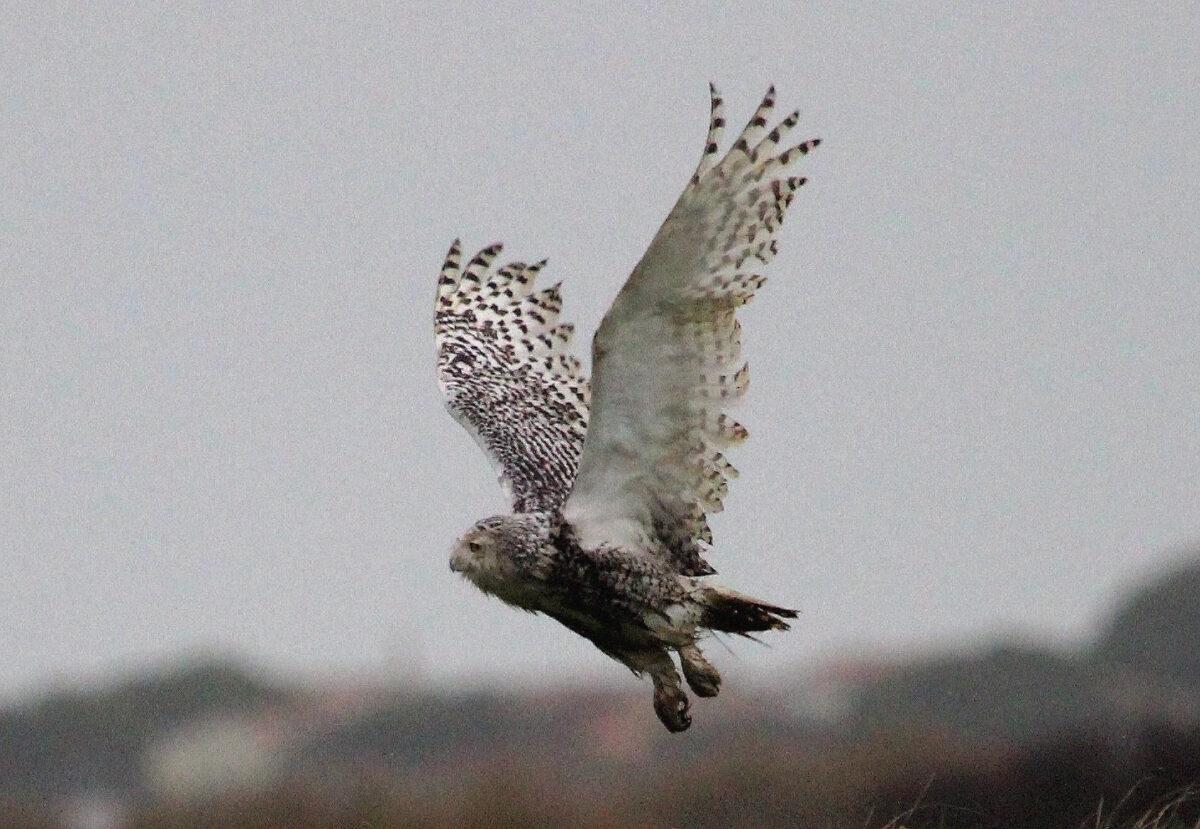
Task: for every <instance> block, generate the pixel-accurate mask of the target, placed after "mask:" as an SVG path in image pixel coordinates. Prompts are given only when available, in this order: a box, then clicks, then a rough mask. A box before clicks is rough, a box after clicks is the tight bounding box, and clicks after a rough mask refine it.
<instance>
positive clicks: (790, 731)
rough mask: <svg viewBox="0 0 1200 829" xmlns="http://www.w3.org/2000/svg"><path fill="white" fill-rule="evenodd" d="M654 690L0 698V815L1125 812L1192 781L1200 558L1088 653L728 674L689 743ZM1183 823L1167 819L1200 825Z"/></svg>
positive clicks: (106, 819)
mask: <svg viewBox="0 0 1200 829" xmlns="http://www.w3.org/2000/svg"><path fill="white" fill-rule="evenodd" d="M646 695H647V691H646V688H644V687H642V686H641V685H640V684H636V683H633V682H630V683H629V689H628V690H627V691H625V690H622V691H619V692H617V691H595V692H588V691H580V690H562V689H559V690H555V689H546V690H541V691H537V692H504V693H500V692H486V691H473V692H465V691H464V692H458V693H447V692H441V693H438V692H433V691H428V690H425V691H419V690H413V689H408V688H387V687H365V686H346V687H337V686H330V685H325V686H321V687H316V686H313V687H307V686H301V685H297V684H287V683H281V682H278V681H274V680H269V679H266V678H264V677H263V676H260V675H259V674H258V673H257V672H255V671H252V670H249V669H247V668H245V667H243V666H240V665H238V664H235V663H230V662H223V661H209V662H192V663H189V664H185V665H180V666H174V667H171V668H166V669H163V670H162V671H161V672H160V673H158V674H156V675H153V676H144V677H137V678H133V679H129V680H126V681H123V682H119V683H116V684H113V685H111V686H109V687H106V688H102V689H91V690H79V691H72V692H60V693H55V694H53V695H51V696H48V697H45V698H43V699H40V700H37V701H33V702H30V703H28V704H23V705H19V706H16V707H13V708H10V709H8V710H4V711H0V816H3V819H2V820H0V826H3V827H13V829H17V828H18V827H24V826H29V827H43V826H44V827H64V828H65V829H124V827H167V826H212V827H242V826H245V827H342V826H346V827H372V826H378V827H387V826H404V827H408V826H414V827H415V826H427V827H435V826H464V827H465V826H546V827H551V826H555V827H557V826H587V827H623V826H639V827H641V826H644V827H652V826H653V827H660V826H687V827H726V826H760V827H775V826H779V827H784V826H788V827H793V826H804V827H807V826H830V827H842V826H847V827H850V826H853V827H864V826H883V825H885V824H887V822H888V821H889V820H891V819H892V818H893V817H895V816H897V815H900V814H906V816H905V817H904V819H903V823H904V825H906V826H910V827H917V826H940V827H949V828H950V829H953V828H954V827H964V828H965V827H1031V829H1033V828H1036V827H1067V826H1071V827H1074V826H1081V825H1084V822H1085V821H1088V822H1087V825H1089V826H1103V825H1114V826H1115V825H1127V824H1128V825H1132V823H1131V821H1132V820H1133V819H1134V817H1135V816H1137V815H1140V814H1143V813H1145V812H1146V811H1147V810H1149V809H1151V808H1152V807H1157V806H1158V805H1159V804H1163V803H1166V802H1168V801H1170V800H1171V798H1173V797H1175V796H1176V795H1178V794H1180V793H1182V792H1184V791H1185V789H1186V787H1188V786H1189V785H1200V561H1197V562H1194V563H1191V564H1189V565H1187V566H1184V567H1180V568H1177V569H1176V570H1174V571H1172V572H1170V573H1168V574H1166V575H1164V576H1162V577H1161V578H1159V579H1158V580H1156V581H1155V582H1153V583H1152V584H1149V585H1147V586H1145V587H1143V588H1142V589H1140V590H1138V591H1137V592H1135V593H1133V594H1132V595H1130V596H1129V597H1127V598H1126V600H1125V601H1124V602H1122V603H1121V604H1120V605H1119V606H1118V607H1117V609H1116V610H1115V612H1114V613H1113V614H1112V615H1111V617H1110V618H1108V619H1107V620H1106V621H1105V623H1104V624H1103V625H1102V626H1101V633H1100V635H1099V637H1098V639H1097V641H1096V642H1095V643H1093V645H1092V646H1090V647H1088V648H1086V649H1084V650H1081V651H1078V652H1065V651H1056V650H1052V649H1047V648H1044V647H1039V646H1034V645H1029V644H1019V643H999V644H996V645H995V646H992V647H990V648H986V649H983V650H978V651H974V652H968V653H955V654H944V655H936V656H931V657H926V658H921V659H914V660H910V661H899V662H871V661H863V660H857V661H854V660H847V661H844V662H840V663H834V664H830V665H826V666H823V667H821V668H819V669H816V670H813V671H810V672H806V673H803V674H798V675H796V676H794V677H787V678H780V679H779V680H778V681H777V683H776V684H774V685H772V686H770V687H762V688H758V689H751V688H737V689H731V691H730V692H729V693H727V694H725V695H723V696H722V697H719V698H718V699H717V700H714V701H712V702H710V703H706V704H705V705H704V707H703V709H702V714H701V716H699V717H698V718H697V720H696V723H695V725H694V726H693V728H692V729H691V730H690V731H689V732H687V733H686V734H685V735H682V736H672V735H668V734H666V733H665V732H664V731H663V730H662V729H661V727H660V726H659V725H658V723H657V722H656V721H655V719H654V716H653V713H652V712H651V710H650V706H649V705H648V704H647V700H646ZM1122 798H1124V800H1123V801H1122ZM1118 804H1119V805H1118ZM1188 809H1191V812H1190V813H1189V812H1188ZM1098 810H1099V811H1098ZM1178 812H1179V813H1178V814H1177V815H1176V817H1177V818H1178V821H1179V822H1178V823H1171V822H1170V819H1169V818H1167V817H1164V819H1163V822H1162V823H1161V824H1160V825H1162V826H1168V825H1178V826H1183V825H1193V824H1192V823H1185V821H1192V822H1195V821H1198V820H1200V808H1198V807H1197V806H1196V805H1195V803H1190V804H1189V803H1182V804H1181V805H1179V806H1178ZM1105 820H1111V821H1113V823H1112V824H1106V823H1105V822H1104V821H1105ZM1120 821H1126V822H1127V823H1121V822H1120ZM897 825H898V824H897Z"/></svg>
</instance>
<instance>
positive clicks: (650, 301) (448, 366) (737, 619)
mask: <svg viewBox="0 0 1200 829" xmlns="http://www.w3.org/2000/svg"><path fill="white" fill-rule="evenodd" d="M711 92H712V117H711V120H710V123H709V129H708V140H707V142H706V143H705V147H704V154H703V155H702V156H701V159H700V164H699V166H698V167H697V169H696V172H695V174H694V175H693V176H692V178H691V181H690V182H689V183H688V185H687V187H686V188H685V189H684V191H683V194H682V195H681V196H680V197H679V201H678V202H676V204H675V207H674V208H673V209H672V210H671V213H670V215H668V216H667V219H666V221H665V222H664V223H663V225H662V227H661V228H660V229H659V231H658V234H657V235H656V236H655V237H654V240H653V241H652V242H651V243H650V248H649V249H648V250H647V251H646V253H645V255H644V256H642V259H641V261H640V262H639V263H638V264H637V267H636V268H634V270H633V273H632V274H631V275H630V277H629V279H628V280H627V281H626V282H625V285H624V287H623V288H621V291H620V292H619V293H618V294H617V298H616V300H615V301H614V302H613V304H612V307H611V308H610V309H609V310H608V313H607V314H606V315H605V317H604V320H603V321H602V322H601V324H600V328H599V330H598V331H597V332H596V335H595V337H594V338H593V340H592V381H591V386H590V388H589V385H588V381H587V380H586V379H585V378H584V377H583V376H582V375H581V373H580V364H579V361H578V360H577V359H576V358H575V357H573V356H571V355H570V354H569V353H568V347H569V345H570V342H571V335H572V333H573V326H572V325H571V324H570V323H560V322H559V311H560V310H561V307H562V298H561V296H560V292H559V285H557V284H556V285H554V286H552V287H549V288H544V289H542V290H535V287H534V282H535V280H536V279H537V276H538V274H539V273H540V272H541V270H542V268H543V266H544V265H545V261H542V262H538V263H535V264H525V263H523V262H512V263H509V264H507V265H504V266H502V267H499V268H496V269H493V264H494V263H495V261H496V258H497V257H498V256H499V254H500V249H501V246H500V245H499V244H495V245H491V246H489V247H486V248H484V249H483V250H481V251H480V252H479V253H477V254H476V255H475V256H474V257H472V258H471V259H470V260H469V261H467V262H466V263H465V265H464V262H463V257H462V249H461V247H460V246H459V243H458V242H457V241H455V242H454V244H453V245H452V246H451V247H450V252H449V253H448V254H447V256H446V262H445V264H444V265H443V266H442V271H441V275H440V278H439V279H438V289H437V299H436V307H435V315H434V334H435V337H436V341H437V372H438V382H439V385H440V386H441V389H442V392H443V394H444V395H445V402H446V407H447V408H448V409H449V411H450V414H451V415H453V416H454V418H455V420H457V421H458V422H459V423H461V424H462V425H463V426H464V427H466V429H467V431H468V432H469V433H470V434H471V435H472V437H474V438H475V440H476V442H477V443H479V445H480V446H481V447H482V448H483V451H484V452H485V453H486V454H487V456H488V458H489V459H490V460H491V461H492V463H493V464H494V466H495V467H496V469H497V472H498V473H499V476H500V482H501V484H502V486H503V487H504V489H505V491H506V492H507V493H508V495H509V497H510V498H511V500H512V514H511V515H500V516H496V517H494V518H485V519H484V520H482V521H479V522H477V523H476V524H475V525H474V526H473V527H471V529H469V530H468V531H467V532H466V534H464V535H463V536H462V537H461V538H460V539H459V540H458V542H457V544H456V545H455V547H454V550H453V552H452V554H451V558H450V569H451V570H453V571H455V572H458V573H461V574H462V575H464V576H465V577H466V578H468V579H469V580H470V581H472V582H473V583H474V584H475V585H476V586H477V587H479V589H481V590H483V591H484V592H485V593H489V594H491V595H494V596H498V597H499V598H500V599H502V600H503V601H505V602H507V603H509V604H512V605H515V606H517V607H519V608H521V609H523V610H528V611H531V612H534V613H545V614H546V615H548V616H551V617H553V618H555V619H557V620H558V621H559V622H561V623H562V624H564V625H566V626H567V627H568V628H570V629H571V630H573V631H575V632H576V633H578V634H579V635H580V636H583V637H586V638H587V639H589V640H590V641H591V642H592V643H594V644H595V645H596V647H598V648H599V649H600V650H601V651H603V652H604V653H606V654H608V655H609V656H610V657H612V658H613V659H615V660H617V661H618V662H621V663H622V664H624V665H626V666H628V667H629V668H630V669H631V670H632V671H633V672H634V673H635V674H637V675H642V674H648V675H649V676H650V679H651V680H652V681H653V684H654V696H653V699H654V710H655V712H656V713H657V714H658V717H659V719H660V720H662V722H663V724H664V725H665V726H666V727H667V728H668V729H669V730H671V731H683V730H684V729H686V728H687V727H688V725H690V723H691V717H690V716H689V714H688V707H689V703H688V698H687V695H686V694H685V693H684V691H683V688H682V682H681V680H680V677H679V673H678V672H677V671H676V669H675V664H674V662H673V660H672V658H671V652H672V651H674V652H676V653H677V654H678V655H679V663H680V666H681V667H682V669H683V677H684V679H686V680H687V684H688V686H690V687H691V689H692V691H693V692H694V693H695V694H696V695H698V696H701V697H711V696H715V695H716V693H717V691H718V689H719V687H720V682H721V676H720V674H719V673H717V669H716V668H714V667H713V665H712V663H710V662H709V661H708V660H707V659H706V658H705V656H704V654H703V653H701V651H700V647H699V642H700V640H701V639H703V638H704V636H705V635H706V634H707V633H709V632H712V631H723V632H727V633H735V634H742V635H746V636H751V635H752V634H754V633H757V632H759V631H767V630H787V629H788V624H787V622H786V621H784V620H785V619H792V618H795V616H796V612H795V611H794V610H789V609H788V608H786V607H781V606H779V605H775V604H771V603H769V602H765V601H760V600H759V599H755V598H751V597H750V596H746V595H743V594H741V593H738V592H735V591H733V590H731V589H729V588H727V587H724V586H722V585H720V584H717V583H716V582H714V581H713V580H712V579H711V578H710V576H711V575H712V574H713V573H715V572H716V571H715V570H714V569H713V568H712V566H711V565H709V563H708V562H707V561H706V560H705V556H706V555H707V554H708V551H709V549H710V546H711V544H712V535H711V533H710V532H709V528H708V522H707V520H706V518H705V514H706V513H709V512H717V511H719V510H720V509H721V507H722V499H723V498H724V497H725V493H726V491H727V489H728V486H729V480H730V479H731V478H734V477H736V475H737V471H736V470H735V469H734V468H733V466H731V465H730V464H729V462H728V461H727V460H726V459H725V456H724V455H723V454H722V451H723V450H724V449H725V448H726V447H729V446H732V445H734V444H737V443H740V442H741V441H743V440H745V438H746V430H745V428H743V427H742V425H741V424H739V423H738V422H737V421H735V420H734V419H733V418H732V417H730V416H729V414H728V413H727V412H726V410H727V409H728V408H729V407H730V406H731V405H732V404H733V403H735V402H736V401H737V400H738V398H740V397H741V396H742V395H744V394H745V392H746V387H747V384H748V380H749V374H748V372H747V367H746V365H744V364H742V363H741V359H740V352H741V328H740V324H739V323H738V320H737V316H736V313H737V309H738V307H739V306H741V305H744V304H745V303H747V302H749V301H750V299H751V297H753V296H754V293H755V292H756V291H757V290H758V289H759V288H760V287H762V285H763V282H764V279H763V276H762V275H761V272H762V270H763V268H764V266H766V265H767V263H768V262H770V261H771V258H772V257H773V256H774V254H775V251H776V242H775V236H776V233H777V232H778V230H779V226H780V224H781V223H782V222H783V216H784V212H785V211H786V210H787V207H788V205H789V204H791V201H792V197H793V196H794V195H795V192H796V190H797V189H798V188H799V187H800V186H801V185H803V184H804V182H805V179H804V178H800V177H794V176H789V175H788V174H787V170H788V168H789V167H790V165H791V164H792V162H794V161H795V160H796V159H798V158H800V157H801V156H804V155H807V154H808V152H809V151H810V150H812V149H813V148H814V147H816V146H817V145H818V144H819V143H820V140H819V139H813V140H809V141H804V142H802V143H800V144H796V145H795V146H792V147H791V149H787V150H783V151H781V150H780V147H781V142H782V141H783V137H784V135H785V133H787V132H788V131H789V130H790V129H791V128H792V127H794V126H795V125H796V122H797V120H798V119H799V113H797V112H794V113H792V114H791V115H788V116H787V117H786V118H784V119H783V120H782V122H780V123H779V124H778V125H777V126H775V127H773V128H772V127H770V126H769V125H768V120H767V119H768V117H769V116H770V115H771V113H772V110H773V108H774V106H775V89H774V87H772V88H771V89H770V90H768V92H767V95H766V97H765V98H764V99H763V101H762V103H761V104H760V105H759V107H758V110H757V111H756V112H755V113H754V117H753V118H751V119H750V123H749V124H748V125H747V126H746V128H745V129H744V130H742V133H741V135H739V136H738V138H737V140H736V141H735V142H734V144H733V147H732V149H730V150H729V151H728V152H727V153H725V154H724V155H723V156H719V155H718V147H719V144H720V141H721V133H722V128H723V127H724V126H725V118H724V115H723V111H722V106H721V97H720V95H719V94H718V93H717V91H716V89H715V88H711Z"/></svg>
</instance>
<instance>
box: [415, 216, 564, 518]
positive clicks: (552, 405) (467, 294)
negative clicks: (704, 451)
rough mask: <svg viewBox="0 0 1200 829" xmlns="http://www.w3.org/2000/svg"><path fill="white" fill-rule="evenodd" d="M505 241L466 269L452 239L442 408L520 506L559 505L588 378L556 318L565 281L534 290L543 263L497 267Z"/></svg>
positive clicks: (443, 295) (441, 312) (446, 270)
mask: <svg viewBox="0 0 1200 829" xmlns="http://www.w3.org/2000/svg"><path fill="white" fill-rule="evenodd" d="M500 251H501V245H499V244H495V245H491V246H490V247H486V248H484V249H483V250H481V251H480V252H479V253H478V254H476V255H475V256H474V257H473V258H472V259H471V260H470V262H468V263H467V265H466V267H465V268H464V267H463V266H462V249H461V247H460V246H459V242H458V241H457V240H455V242H454V244H453V245H452V246H451V248H450V252H449V253H448V254H447V255H446V262H445V264H444V265H443V266H442V272H441V275H440V277H439V279H438V291H437V300H436V305H435V310H434V336H435V340H436V343H437V372H438V384H439V385H440V386H441V389H442V393H443V395H444V396H445V402H446V408H447V409H448V410H449V411H450V414H451V415H452V416H453V417H454V419H455V420H457V421H458V422H459V423H461V424H462V425H463V427H464V428H466V430H467V432H469V433H470V434H471V436H472V437H473V438H475V441H476V442H477V443H478V444H479V445H480V447H481V448H482V449H483V451H484V453H485V454H486V455H487V456H488V458H489V460H491V462H492V464H493V466H494V467H496V469H497V471H498V472H499V477H500V482H501V484H502V485H503V486H504V488H505V490H506V491H507V492H508V494H509V497H510V498H511V500H512V504H513V510H514V511H516V512H531V511H535V510H552V509H557V508H558V507H559V506H561V505H562V502H563V500H564V499H565V498H566V496H567V493H568V492H569V490H570V488H571V482H572V481H573V480H574V478H575V470H576V467H577V465H578V463H579V454H580V450H581V448H582V446H583V436H584V432H585V431H586V429H587V416H588V383H587V380H586V379H585V378H584V377H583V376H582V375H581V374H580V371H579V361H578V360H577V359H576V358H575V357H573V356H571V355H570V354H569V353H568V348H569V346H570V342H571V335H572V333H573V331H574V326H572V325H570V324H567V323H564V324H560V323H559V322H558V314H559V311H560V310H561V308H562V296H561V294H560V290H559V286H558V285H554V286H552V287H549V288H545V289H543V290H540V291H535V290H534V280H535V279H536V277H537V275H538V272H539V271H541V269H542V267H543V266H544V265H545V262H544V261H543V262H539V263H537V264H534V265H526V264H524V263H521V262H514V263H511V264H508V265H505V266H503V267H501V268H498V269H496V270H494V271H493V269H492V265H493V263H494V262H495V260H496V257H497V256H498V255H499V254H500Z"/></svg>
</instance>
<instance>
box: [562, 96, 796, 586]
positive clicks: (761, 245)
mask: <svg viewBox="0 0 1200 829" xmlns="http://www.w3.org/2000/svg"><path fill="white" fill-rule="evenodd" d="M711 92H712V96H711V97H712V115H711V119H710V125H709V131H708V138H707V141H706V145H705V150H704V153H703V154H702V157H701V160H700V163H699V165H698V166H697V169H696V173H695V174H694V175H693V176H692V179H691V181H690V182H689V184H688V186H687V187H686V189H685V190H684V192H683V194H682V195H681V196H680V198H679V201H678V202H677V203H676V205H675V207H674V209H673V210H672V211H671V214H670V215H669V216H668V217H667V220H666V221H665V222H664V223H663V226H662V228H661V229H660V230H659V232H658V234H657V235H656V236H655V239H654V241H653V242H652V243H651V245H650V248H649V249H648V250H647V252H646V254H645V256H644V257H643V258H642V260H641V262H640V263H639V264H638V266H637V268H635V270H634V272H633V274H632V275H631V276H630V278H629V280H628V281H627V282H626V284H625V286H624V288H622V290H621V292H620V294H619V295H618V297H617V299H616V301H615V302H614V303H613V306H612V308H611V309H610V310H609V312H608V314H607V315H606V316H605V318H604V321H603V322H602V323H601V326H600V330H599V331H598V333H597V335H596V340H595V343H594V346H593V374H594V376H593V394H594V400H593V405H592V424H593V425H592V427H591V431H590V432H589V434H588V436H587V442H586V444H585V448H584V453H583V457H582V459H581V463H580V471H579V475H578V479H577V481H576V484H575V487H574V489H573V491H572V494H571V497H570V498H569V500H568V501H567V503H566V505H565V507H564V511H565V515H566V517H567V519H568V520H569V521H570V522H571V523H572V524H573V526H574V527H575V529H576V531H577V532H578V533H579V535H580V538H581V540H582V542H583V543H584V545H585V546H591V545H595V544H598V543H601V542H605V541H607V542H609V543H615V544H618V545H620V546H623V547H627V548H638V549H642V550H645V551H647V552H649V553H650V554H654V555H659V556H662V557H665V558H666V559H667V560H668V561H670V562H671V563H672V565H673V566H674V567H675V568H676V569H677V570H678V571H679V572H681V573H683V574H685V575H696V576H699V575H705V574H709V573H713V572H715V571H714V570H713V568H712V567H711V565H710V564H709V563H708V561H707V560H706V557H705V554H706V552H707V550H708V549H709V547H710V545H711V544H712V534H711V532H710V530H709V527H708V521H707V514H709V513H713V512H717V511H720V510H721V509H723V507H724V499H725V496H726V494H727V493H728V489H729V481H730V480H731V479H732V478H734V477H736V475H737V471H736V470H735V469H734V467H733V466H732V464H730V463H729V461H728V460H727V459H726V458H725V455H724V451H723V450H725V449H727V448H728V447H730V446H734V445H736V444H738V443H740V442H741V441H742V440H744V439H745V438H746V435H747V431H746V429H745V427H743V426H742V425H741V424H740V423H738V422H737V421H736V420H734V419H733V417H732V416H731V415H730V413H729V411H728V410H729V409H730V408H731V406H732V405H733V404H735V403H736V402H737V401H738V400H739V399H740V398H741V397H742V396H743V395H744V394H745V393H746V390H747V388H748V386H749V381H750V375H749V367H748V365H747V364H746V363H744V362H743V361H742V360H741V326H740V324H739V322H738V320H737V317H736V312H737V309H738V308H739V307H741V306H742V305H744V304H746V303H747V302H749V301H750V300H751V299H752V298H753V297H754V295H755V293H756V292H757V291H758V290H759V288H761V287H762V286H763V284H764V283H765V282H766V279H765V277H764V276H763V274H762V271H763V269H764V268H765V267H766V266H767V265H768V264H769V263H770V261H771V259H772V258H773V257H774V255H775V253H776V249H777V248H776V235H777V232H778V230H779V228H780V226H781V224H782V222H783V219H784V215H785V213H786V211H787V208H788V206H789V205H790V204H791V202H792V199H793V197H794V195H795V193H796V191H797V190H798V189H799V188H800V187H801V186H802V185H803V184H804V183H805V179H804V178H802V177H796V176H784V175H783V173H784V172H785V171H786V169H787V168H788V167H789V165H791V164H792V163H793V162H794V161H796V160H797V159H799V158H801V157H803V156H805V155H807V154H808V153H809V151H810V150H812V149H813V148H815V147H816V146H818V145H819V143H820V141H819V140H817V139H813V140H808V141H803V142H800V143H799V144H796V145H794V146H793V147H791V148H790V149H787V150H784V151H782V152H780V151H779V148H780V146H781V145H782V142H783V140H784V138H785V136H786V135H787V133H788V131H789V130H790V129H791V128H792V127H794V126H795V125H796V123H797V122H798V120H799V113H797V112H793V113H791V114H789V115H787V116H786V117H785V118H783V120H782V121H781V122H780V123H779V124H778V125H777V126H775V127H773V128H769V123H770V122H769V119H770V117H771V114H772V112H773V110H774V107H775V90H774V87H772V88H771V89H770V90H769V91H768V92H767V94H766V96H765V97H764V98H763V100H762V103H761V104H760V105H759V107H758V109H757V110H756V111H755V113H754V115H753V116H752V117H751V119H750V122H749V123H748V124H747V125H746V128H745V129H744V130H743V131H742V133H741V134H740V135H739V136H738V138H737V139H736V140H735V142H734V144H733V147H732V148H731V149H730V150H729V151H728V152H727V153H726V154H725V155H724V156H721V155H720V140H721V134H722V132H723V128H724V126H725V116H724V113H723V102H722V100H721V96H720V94H719V93H718V92H717V91H716V89H715V88H712V89H711ZM630 457H636V458H637V460H636V461H634V462H631V461H630V460H629V458H630Z"/></svg>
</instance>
